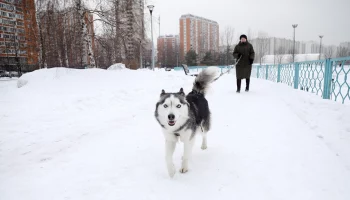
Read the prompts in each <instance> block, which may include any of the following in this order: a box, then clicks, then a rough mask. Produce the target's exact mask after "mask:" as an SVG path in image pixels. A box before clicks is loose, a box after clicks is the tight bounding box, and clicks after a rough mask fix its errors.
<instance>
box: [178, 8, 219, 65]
mask: <svg viewBox="0 0 350 200" xmlns="http://www.w3.org/2000/svg"><path fill="white" fill-rule="evenodd" d="M191 49H192V50H194V51H196V53H197V54H198V55H199V57H200V58H202V57H204V55H205V53H206V52H208V51H214V52H218V51H219V24H218V23H217V22H216V21H213V20H209V19H205V18H203V17H198V16H195V15H191V14H186V15H182V16H181V18H180V59H181V60H184V59H185V56H186V53H187V52H188V51H189V50H191Z"/></svg>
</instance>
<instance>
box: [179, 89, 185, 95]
mask: <svg viewBox="0 0 350 200" xmlns="http://www.w3.org/2000/svg"><path fill="white" fill-rule="evenodd" d="M178 93H179V94H180V95H182V96H185V92H184V89H183V88H181V89H180V91H179V92H178Z"/></svg>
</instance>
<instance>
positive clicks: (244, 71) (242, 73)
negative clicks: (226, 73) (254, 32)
mask: <svg viewBox="0 0 350 200" xmlns="http://www.w3.org/2000/svg"><path fill="white" fill-rule="evenodd" d="M239 39H240V41H239V43H238V44H237V45H236V47H235V49H234V51H233V57H234V58H236V59H237V61H238V62H237V63H236V79H237V91H236V92H237V93H239V92H241V82H242V79H245V80H246V88H245V91H246V92H248V91H249V84H250V75H251V72H252V64H253V62H254V57H255V52H254V48H253V45H252V44H250V43H249V42H248V38H247V36H246V35H241V36H240V37H239Z"/></svg>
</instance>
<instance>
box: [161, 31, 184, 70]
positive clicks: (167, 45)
mask: <svg viewBox="0 0 350 200" xmlns="http://www.w3.org/2000/svg"><path fill="white" fill-rule="evenodd" d="M179 44H180V40H179V36H178V35H165V36H160V37H158V41H157V50H158V62H159V63H160V66H161V67H174V66H176V65H177V64H178V61H179V60H178V59H179V57H178V56H179Z"/></svg>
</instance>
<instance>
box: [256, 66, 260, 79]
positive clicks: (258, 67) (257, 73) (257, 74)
mask: <svg viewBox="0 0 350 200" xmlns="http://www.w3.org/2000/svg"><path fill="white" fill-rule="evenodd" d="M256 68H257V69H256V78H259V69H260V65H258V66H257V67H256Z"/></svg>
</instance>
